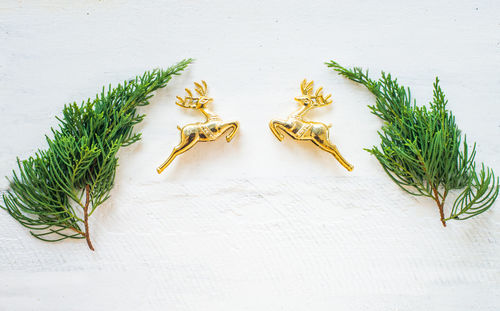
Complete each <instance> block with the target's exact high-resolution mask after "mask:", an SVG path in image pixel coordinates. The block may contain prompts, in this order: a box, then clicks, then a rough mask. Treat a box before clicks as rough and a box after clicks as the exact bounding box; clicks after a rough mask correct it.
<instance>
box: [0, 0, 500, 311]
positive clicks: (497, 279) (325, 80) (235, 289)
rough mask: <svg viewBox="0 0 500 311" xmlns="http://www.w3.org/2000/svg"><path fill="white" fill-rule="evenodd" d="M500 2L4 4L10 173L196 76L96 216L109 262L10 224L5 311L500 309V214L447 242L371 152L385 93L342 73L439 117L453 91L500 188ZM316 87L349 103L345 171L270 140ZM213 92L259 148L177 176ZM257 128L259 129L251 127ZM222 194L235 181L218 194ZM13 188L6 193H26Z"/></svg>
mask: <svg viewBox="0 0 500 311" xmlns="http://www.w3.org/2000/svg"><path fill="white" fill-rule="evenodd" d="M499 10H500V4H499V3H498V2H497V1H455V2H449V1H427V0H424V1H412V2H405V3H404V5H403V4H402V3H401V1H395V0H387V1H376V2H370V3H367V2H365V1H346V2H344V3H339V2H338V1H326V0H325V1H309V2H304V1H289V2H287V3H284V2H283V1H277V0H271V1H269V0H268V1H248V2H243V1H231V2H229V1H191V0H188V1H186V0H183V1H180V0H176V1H146V2H144V1H90V0H89V1H80V2H78V3H76V2H75V3H71V4H68V3H67V2H66V1H61V0H57V1H3V2H2V3H1V4H0V45H1V48H0V84H1V86H2V87H1V88H0V112H1V113H0V124H2V133H3V135H1V136H0V146H2V147H1V148H2V149H1V152H0V175H10V171H11V169H12V168H13V167H15V158H16V156H20V157H21V158H24V157H27V156H29V155H30V154H32V153H33V152H34V151H35V150H36V148H38V147H43V146H44V145H45V144H44V139H43V134H44V133H49V130H48V129H49V128H50V126H54V125H55V124H56V120H55V119H54V116H55V115H58V114H59V113H60V111H61V108H62V106H63V105H64V104H65V103H67V102H72V101H75V100H76V101H77V102H78V101H81V100H83V99H86V98H88V97H89V96H94V95H95V93H96V92H98V91H99V90H100V88H101V87H102V85H107V84H108V83H110V82H111V83H117V82H120V81H122V80H124V79H127V78H130V77H133V76H135V75H136V74H139V73H141V72H143V71H144V70H145V69H150V68H154V67H166V66H169V65H171V64H173V63H174V62H176V61H178V60H180V59H182V58H184V57H194V58H196V63H195V64H193V66H191V68H190V69H188V71H187V72H186V73H185V74H183V75H182V76H180V77H177V78H175V79H174V80H172V81H171V83H170V84H169V85H168V87H167V88H166V89H164V90H162V91H160V92H158V94H157V95H156V96H155V97H154V98H153V100H152V105H151V106H148V107H145V108H143V111H144V112H145V113H146V114H147V115H148V117H147V118H146V119H145V121H144V123H143V124H141V125H140V126H139V127H138V128H137V130H140V131H141V132H142V133H143V140H141V141H140V142H139V143H137V144H135V145H133V146H131V147H127V148H124V149H123V150H121V151H120V162H119V163H120V166H119V168H118V172H117V179H116V187H115V189H114V190H113V192H112V196H111V199H110V200H109V201H108V202H107V203H106V204H105V205H104V206H102V207H101V208H100V209H99V210H98V211H97V212H96V213H95V214H94V215H93V217H92V218H91V222H90V228H91V231H92V236H93V239H94V246H95V248H96V252H90V251H88V249H87V247H86V245H85V243H84V242H82V241H66V242H62V243H55V244H49V243H44V242H40V241H38V240H35V239H34V238H32V237H30V235H29V233H28V232H27V231H26V230H25V229H24V228H22V227H21V226H20V225H19V224H18V223H16V222H15V221H14V220H13V219H12V218H11V217H9V216H8V215H7V214H6V213H4V212H2V213H0V310H110V309H122V310H142V309H144V310H204V311H205V310H384V311H385V310H454V311H455V310H498V309H500V211H498V210H497V209H498V207H499V206H498V203H497V204H496V206H494V207H493V209H492V210H490V211H488V212H487V213H486V214H483V215H481V216H479V217H476V218H475V219H471V220H469V221H466V222H452V221H450V222H449V226H448V227H447V228H443V227H442V226H441V225H440V222H439V216H438V211H437V209H436V207H435V206H434V205H433V203H432V202H429V201H427V200H417V199H415V198H412V197H409V196H407V195H405V194H404V193H402V191H400V190H399V189H398V188H397V187H396V186H395V185H394V184H392V183H391V182H390V181H389V180H388V178H386V176H385V175H384V172H383V171H382V169H381V168H380V167H379V165H378V163H377V162H376V160H375V159H374V158H373V157H371V156H370V155H369V154H368V153H366V152H365V151H363V150H362V148H363V147H370V146H372V145H373V144H376V143H377V142H378V138H377V134H376V131H377V129H378V128H380V126H381V123H380V121H379V120H377V119H376V118H375V117H374V116H372V115H371V114H370V113H369V111H368V109H367V108H366V105H368V104H371V103H372V102H373V97H371V96H370V95H369V94H368V92H367V91H366V90H364V89H363V88H361V87H359V86H356V85H354V84H353V83H350V82H348V81H346V80H343V79H342V78H341V77H338V76H337V75H336V74H334V73H333V72H331V71H329V70H328V69H327V68H326V66H325V65H323V62H324V61H327V60H330V59H334V60H336V61H338V62H340V63H341V64H343V65H346V66H351V65H359V66H363V67H366V68H370V72H372V73H373V74H374V75H376V74H378V72H379V71H380V70H385V71H388V72H391V73H392V74H394V75H395V76H397V77H399V78H400V82H401V83H403V84H406V85H408V86H411V87H412V93H413V94H414V95H415V96H416V98H417V100H418V101H419V102H420V103H426V102H427V101H429V100H430V99H431V97H432V82H433V81H434V77H435V76H436V75H438V76H439V77H440V79H441V84H442V87H443V89H444V91H445V93H446V94H447V96H448V99H449V108H450V109H452V110H453V111H454V113H455V115H456V117H457V122H458V124H459V126H460V127H461V128H462V129H463V130H464V132H466V133H467V135H468V138H469V139H470V140H471V141H477V143H478V159H479V160H480V161H485V162H486V163H487V164H488V165H490V166H491V167H492V168H493V169H495V170H496V171H497V172H500V160H499V158H498V153H499V152H500V141H499V139H498V138H499V137H500V136H499V134H500V121H499V120H500V108H499V107H500V105H499V104H500V103H499V98H500V89H499V88H498V85H500V75H499V74H498V72H500V36H499V33H500V20H499V18H498V12H499ZM303 78H308V79H314V80H315V81H316V84H317V85H318V86H319V85H322V86H324V87H325V90H326V91H327V92H329V93H330V92H331V93H333V100H334V102H333V105H332V106H331V107H328V108H324V109H321V110H319V109H318V111H315V112H313V113H311V118H314V119H317V120H320V121H323V122H325V123H332V124H333V127H332V130H331V133H332V137H333V141H334V143H335V144H337V146H338V147H339V149H340V151H341V153H342V154H343V155H344V156H345V157H346V159H347V160H349V161H350V162H351V163H353V164H354V166H355V170H354V171H353V172H352V173H348V172H346V171H345V170H344V169H343V168H342V167H341V166H340V165H339V164H338V163H337V162H336V161H335V160H334V159H333V158H332V157H331V156H330V155H328V154H326V153H324V152H321V151H320V150H317V149H316V148H314V147H313V146H310V145H308V144H307V143H298V142H296V141H292V140H291V139H285V141H284V142H282V143H279V142H278V141H277V140H276V138H275V137H274V136H273V135H272V134H271V132H270V131H269V129H268V127H267V123H268V121H269V120H270V119H272V118H277V117H283V116H286V115H287V114H288V113H290V112H291V111H293V109H294V108H295V104H294V102H293V97H294V96H297V95H298V94H299V82H300V81H301V80H302V79H303ZM200 79H205V80H206V81H207V83H208V85H209V92H210V94H211V95H212V96H213V97H214V99H215V101H214V110H215V111H217V112H218V113H219V114H220V115H221V116H223V117H224V118H227V119H238V120H239V121H240V123H241V131H240V133H239V134H238V135H237V136H236V137H235V139H234V140H233V141H232V142H231V143H230V144H227V143H226V142H225V141H224V140H222V139H221V140H220V141H217V142H215V143H210V144H199V145H197V146H196V147H194V148H193V150H191V151H189V152H188V153H186V154H183V155H181V156H179V158H177V159H176V160H175V161H174V163H173V164H172V165H171V166H170V167H169V168H168V169H167V170H166V171H165V172H164V174H162V175H157V174H156V171H155V168H156V167H157V166H158V165H159V164H160V163H161V162H162V161H163V160H164V158H165V157H166V156H167V155H168V154H169V152H170V151H171V149H172V147H173V146H174V145H176V143H177V142H178V139H179V137H178V135H179V133H178V130H177V129H176V125H178V124H179V125H182V124H185V123H188V122H192V121H195V120H200V119H201V118H200V116H199V115H196V114H194V113H193V114H192V113H189V112H186V111H183V110H182V109H180V108H178V107H177V106H175V105H174V102H175V95H179V94H182V93H183V89H184V88H185V87H188V86H191V83H192V81H194V80H197V81H198V80H200ZM252 126H253V127H252ZM213 176H216V177H213ZM7 187H8V184H7V182H6V181H5V180H3V181H0V189H2V190H5V189H7Z"/></svg>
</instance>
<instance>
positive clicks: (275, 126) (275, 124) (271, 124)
mask: <svg viewBox="0 0 500 311" xmlns="http://www.w3.org/2000/svg"><path fill="white" fill-rule="evenodd" d="M278 125H281V126H282V127H280V128H281V130H283V127H284V124H283V123H282V122H281V121H278V120H273V121H271V122H269V128H271V132H273V134H274V136H276V138H278V140H279V141H283V138H284V136H283V133H280V132H278Z"/></svg>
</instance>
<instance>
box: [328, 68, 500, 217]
mask: <svg viewBox="0 0 500 311" xmlns="http://www.w3.org/2000/svg"><path fill="white" fill-rule="evenodd" d="M326 65H327V66H328V67H330V68H333V70H334V71H336V72H337V73H338V74H339V75H342V76H344V77H346V78H348V79H350V80H352V81H355V82H357V83H360V84H362V85H364V86H365V87H366V88H367V89H368V90H369V91H370V92H371V93H372V94H373V95H374V96H375V99H376V100H375V104H374V105H370V106H368V107H369V108H370V110H371V112H372V113H373V114H374V115H376V116H377V117H379V118H380V119H382V120H383V121H384V125H383V126H382V128H381V130H380V131H379V132H378V133H379V137H380V139H381V142H380V146H374V147H372V148H371V149H365V150H366V151H368V152H369V153H371V154H372V155H374V156H375V157H376V158H377V160H378V161H379V163H380V164H381V165H382V168H383V169H384V170H385V172H386V173H387V175H388V176H389V177H390V178H391V179H392V180H393V181H394V182H395V183H396V184H397V185H398V186H399V187H401V189H403V190H404V191H406V192H407V193H409V194H411V195H415V196H424V197H429V198H432V199H433V200H434V201H435V202H436V205H437V206H438V209H439V214H440V219H441V222H442V224H443V226H446V221H448V220H452V219H454V220H463V219H468V218H471V217H473V216H477V215H479V214H481V213H483V212H485V211H486V210H488V209H489V208H490V207H491V206H492V205H493V203H494V202H495V200H496V199H497V197H498V193H499V179H498V177H496V178H495V174H494V173H493V170H491V169H490V168H486V167H485V166H484V164H481V168H480V169H479V170H478V169H476V164H475V161H474V159H475V155H476V145H475V144H474V145H473V147H472V150H470V149H469V148H468V144H467V139H466V137H465V135H464V136H463V137H462V134H461V131H460V129H459V128H458V126H457V125H456V123H455V117H454V116H453V114H452V113H451V111H449V110H447V109H446V105H447V104H448V101H447V100H446V98H445V95H444V92H443V90H442V89H441V87H440V86H439V79H438V78H436V81H435V82H434V84H433V87H434V94H433V99H432V102H431V103H430V104H429V106H421V107H420V106H417V104H416V101H415V100H413V99H412V97H411V92H410V89H409V88H405V87H404V86H401V85H399V84H398V81H397V79H394V78H392V77H391V75H390V74H386V73H384V72H382V76H381V78H380V79H378V80H373V79H371V78H370V77H369V76H368V71H363V70H362V69H361V68H359V67H354V68H351V69H348V68H344V67H342V66H340V65H339V64H338V63H336V62H334V61H330V62H327V63H326ZM455 189H457V190H461V191H462V192H461V193H460V194H459V195H458V197H457V199H456V200H455V202H454V204H453V206H452V208H451V212H450V215H449V216H448V217H445V214H444V207H445V201H446V198H447V196H448V194H449V193H450V191H451V190H455Z"/></svg>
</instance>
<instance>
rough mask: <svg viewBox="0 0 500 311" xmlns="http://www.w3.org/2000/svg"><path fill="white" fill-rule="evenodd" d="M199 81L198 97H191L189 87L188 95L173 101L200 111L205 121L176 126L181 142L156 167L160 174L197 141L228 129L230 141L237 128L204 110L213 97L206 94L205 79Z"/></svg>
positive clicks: (206, 139)
mask: <svg viewBox="0 0 500 311" xmlns="http://www.w3.org/2000/svg"><path fill="white" fill-rule="evenodd" d="M201 83H202V84H199V83H196V82H195V83H194V85H195V87H196V88H195V91H196V93H198V95H199V97H193V93H192V92H191V91H190V90H189V89H186V93H187V95H188V96H186V97H184V99H183V98H181V97H179V96H177V99H178V101H177V102H175V103H176V104H177V105H179V106H181V107H183V108H191V109H196V110H198V111H200V112H201V113H203V115H204V116H205V118H206V120H205V122H197V123H192V124H187V125H185V126H184V127H182V128H180V127H179V126H177V128H178V129H179V130H180V131H181V142H180V144H179V145H178V146H177V147H175V148H174V150H173V151H172V153H171V154H170V156H169V157H168V159H167V160H166V161H165V162H164V163H163V164H162V165H160V167H158V168H157V170H156V171H157V172H158V174H161V172H163V170H164V169H165V168H167V166H168V165H169V164H170V163H172V161H173V160H174V159H175V158H176V157H177V156H178V155H180V154H182V153H184V152H186V151H188V150H189V149H191V148H192V147H193V146H194V145H195V144H196V143H197V142H199V141H201V142H205V141H214V140H216V139H217V138H219V136H221V135H222V134H224V133H225V132H226V131H227V130H229V129H230V130H231V132H230V133H229V134H228V135H227V136H226V141H227V142H230V141H231V139H233V137H234V135H235V134H236V131H237V130H238V127H239V123H238V122H228V123H224V122H223V121H222V119H221V118H220V117H219V116H217V115H215V114H213V113H211V112H209V111H207V110H206V106H207V104H208V103H211V102H212V101H213V98H210V97H208V96H207V83H206V82H205V81H201Z"/></svg>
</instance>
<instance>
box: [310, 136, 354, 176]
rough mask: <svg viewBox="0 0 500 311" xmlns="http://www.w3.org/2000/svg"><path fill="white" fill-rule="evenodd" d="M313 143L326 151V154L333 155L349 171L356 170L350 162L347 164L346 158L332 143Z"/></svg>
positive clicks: (326, 141) (315, 141) (314, 141)
mask: <svg viewBox="0 0 500 311" xmlns="http://www.w3.org/2000/svg"><path fill="white" fill-rule="evenodd" d="M312 142H313V143H314V144H315V145H317V146H318V147H320V148H321V149H323V150H325V151H326V152H328V153H330V154H332V155H333V156H334V157H335V159H337V161H339V163H340V164H341V165H342V166H343V167H345V168H346V169H347V170H348V171H352V170H353V169H354V166H352V165H351V164H350V163H349V162H347V160H346V159H344V157H342V155H341V154H340V151H339V150H338V149H337V146H335V145H334V144H332V143H331V142H330V141H328V140H325V141H321V142H320V141H317V140H315V139H313V140H312Z"/></svg>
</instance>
